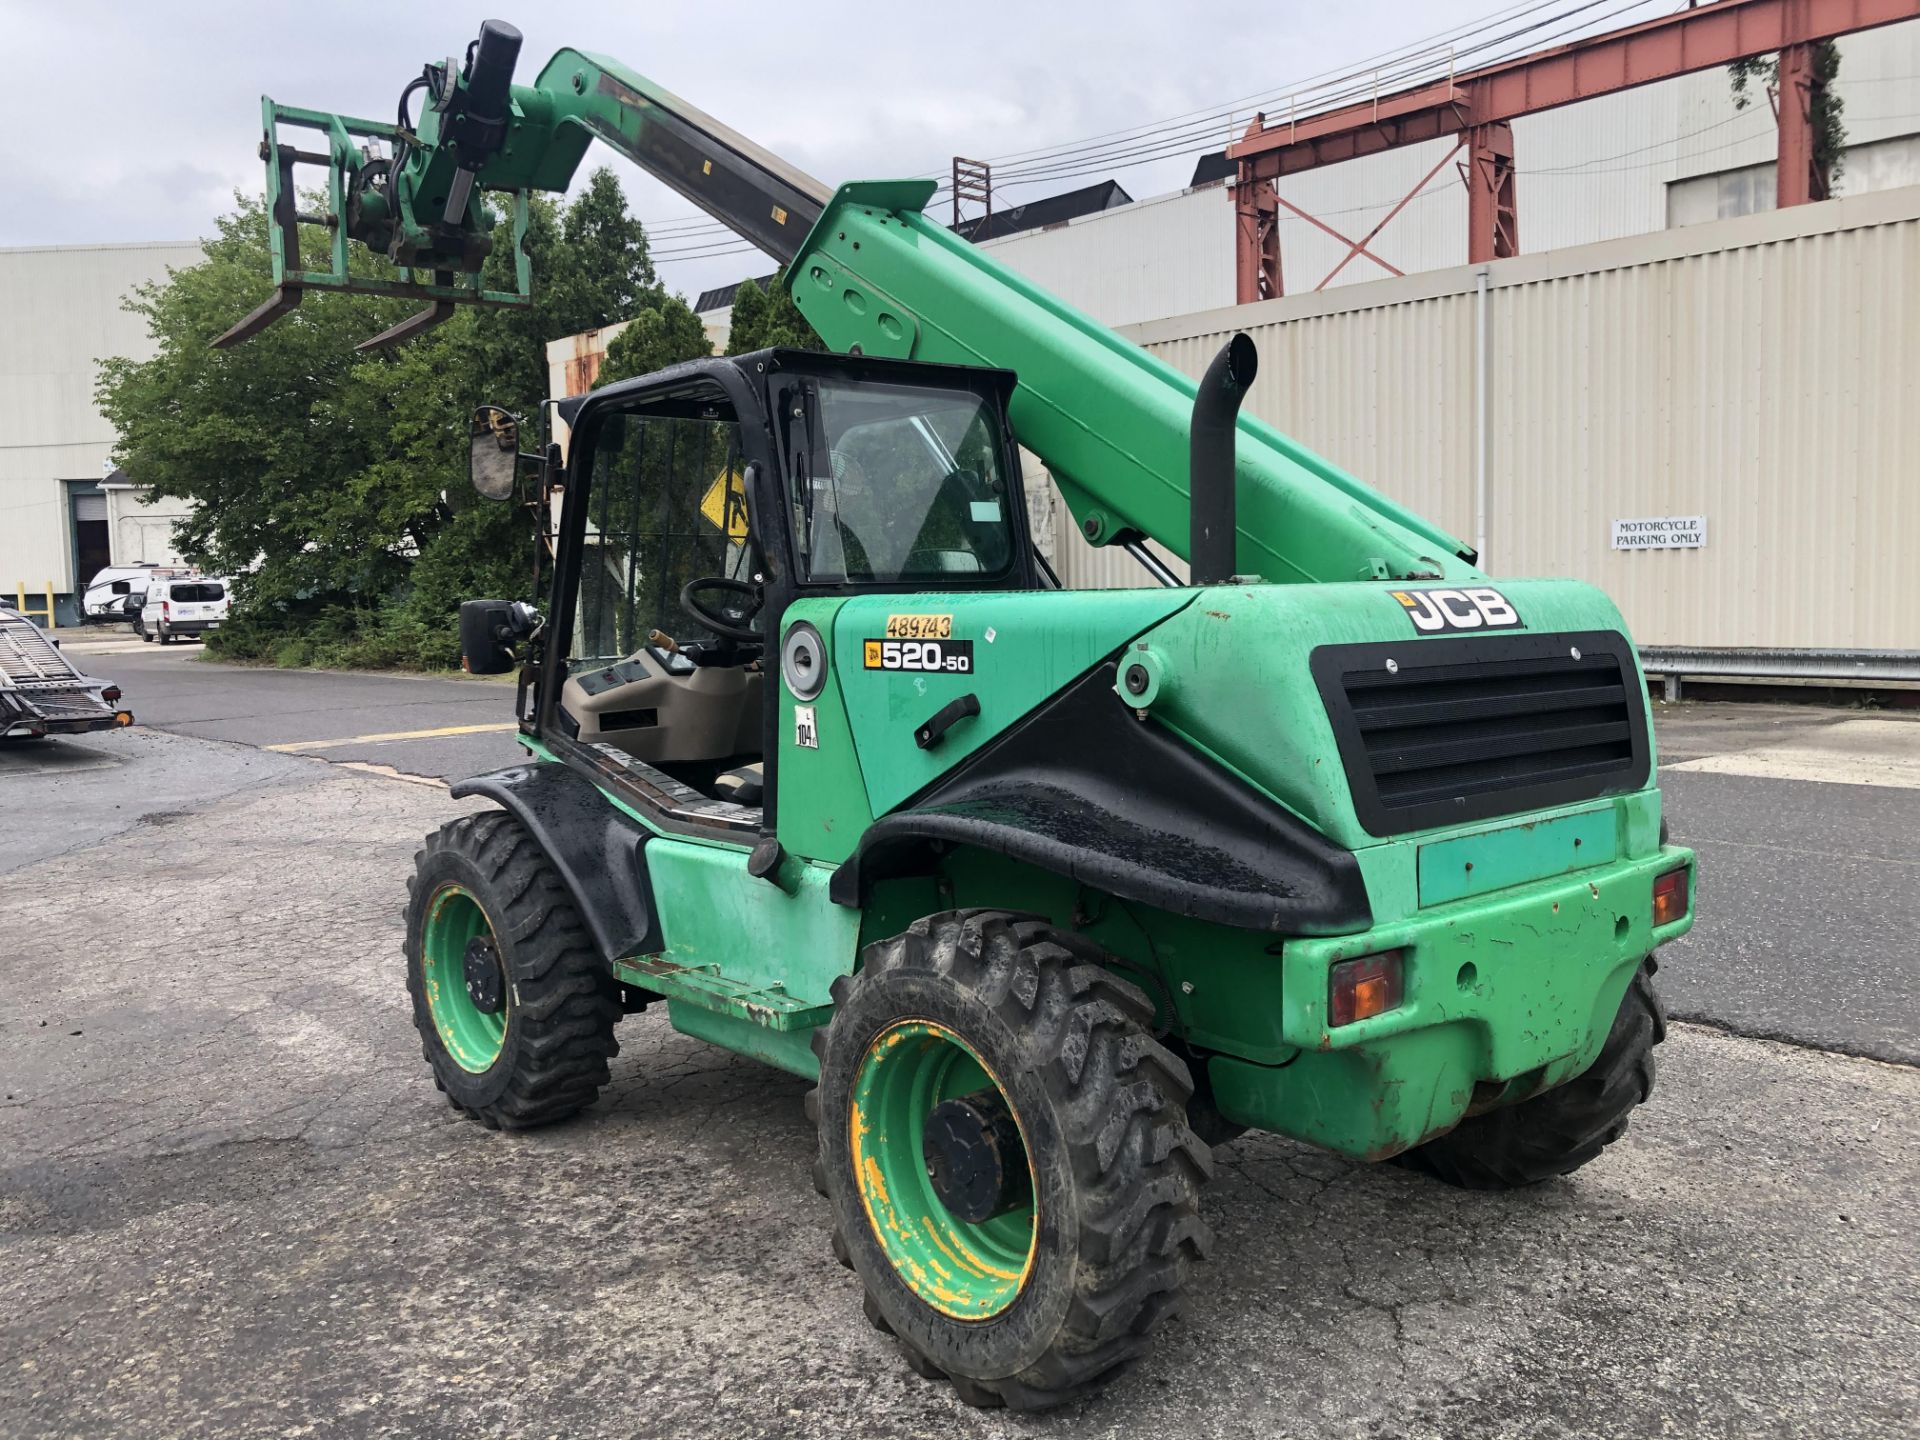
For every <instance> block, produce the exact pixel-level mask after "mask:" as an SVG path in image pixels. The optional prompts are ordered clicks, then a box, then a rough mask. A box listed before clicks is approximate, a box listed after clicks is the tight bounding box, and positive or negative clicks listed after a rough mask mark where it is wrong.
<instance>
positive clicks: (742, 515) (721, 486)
mask: <svg viewBox="0 0 1920 1440" xmlns="http://www.w3.org/2000/svg"><path fill="white" fill-rule="evenodd" d="M700 514H701V517H702V518H703V519H705V520H706V522H707V523H708V524H709V525H711V526H713V528H714V529H716V530H724V531H726V532H727V538H728V539H729V540H744V539H746V538H747V482H746V481H745V480H744V479H742V478H741V475H740V472H739V471H738V470H728V471H725V472H724V473H722V474H719V475H716V476H714V477H713V484H711V485H709V486H708V487H707V493H706V494H704V495H702V496H701V497H700Z"/></svg>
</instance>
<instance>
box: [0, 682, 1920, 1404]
mask: <svg viewBox="0 0 1920 1440" xmlns="http://www.w3.org/2000/svg"><path fill="white" fill-rule="evenodd" d="M194 654H195V652H194V651H193V650H191V649H187V648H185V647H171V648H169V649H168V650H167V651H165V652H157V651H155V649H154V647H148V653H147V654H145V655H142V654H140V653H138V651H137V650H135V651H130V652H126V651H120V650H117V649H114V648H111V646H110V647H109V648H108V649H107V650H105V651H103V652H101V653H100V654H99V655H97V656H89V657H88V665H87V668H89V669H93V670H96V671H97V672H99V673H102V674H106V675H109V676H110V677H111V678H113V679H116V680H118V681H119V682H120V684H121V685H122V687H123V688H124V689H125V691H126V694H127V700H128V703H129V704H130V705H131V706H132V708H133V709H134V710H135V713H136V714H138V715H139V716H140V717H141V720H142V722H143V723H142V725H141V726H138V727H135V728H134V729H133V730H131V731H126V732H115V733H110V734H103V735H98V736H89V737H83V738H81V739H78V740H69V741H58V742H48V743H45V744H40V745H32V746H23V747H9V748H8V750H7V751H6V752H5V753H0V813H4V815H5V816H6V818H7V825H6V826H0V1436H5V1437H8V1440H12V1437H16V1436H18V1437H27V1436H31V1437H36V1440H37V1437H42V1436H75V1437H79V1436H85V1437H89V1440H92V1437H100V1436H114V1437H121V1436H129V1437H149V1436H152V1437H175V1436H196V1437H198V1436H209V1437H212V1436H219V1437H253V1436H264V1435H296V1434H298V1435H313V1436H329V1437H331V1436H408V1437H429V1436H430V1437H438V1436H447V1437H462V1440H464V1437H472V1436H478V1435H495V1434H499V1435H514V1436H520V1435H528V1436H534V1435H539V1436H570V1437H571V1436H581V1437H585V1436H602V1435H605V1436H630V1435H639V1436H661V1437H676V1440H677V1437H706V1436H725V1437H729V1440H735V1437H754V1436H822V1437H825V1436H836V1437H837V1436H846V1435H862V1436H865V1435H872V1436H880V1437H896V1436H897V1437H906V1436H931V1435H941V1436H949V1435H951V1436H965V1437H975V1436H978V1437H1023V1440H1027V1437H1034V1436H1047V1437H1053V1436H1060V1437H1076V1440H1077V1437H1083V1436H1086V1437H1092V1436H1120V1435H1169V1436H1186V1435H1196V1436H1215V1435H1219V1436H1226V1435H1233V1436H1260V1437H1274V1436H1302V1437H1305V1436H1355V1437H1359V1436H1383V1437H1399V1436H1406V1437H1423V1436H1449V1437H1451V1436H1462V1437H1465V1436H1473V1437H1480V1436H1499V1437H1507V1436H1512V1437H1528V1440H1560V1437H1570V1436H1587V1435H1596V1436H1622V1437H1625V1436H1643V1435H1655V1434H1669V1435H1688V1436H1692V1435H1700V1436H1728V1437H1735V1436H1738V1437H1751V1436H1802V1435H1814V1434H1817V1435H1822V1436H1829V1435H1831V1436H1862V1437H1883V1436H1885V1437H1894V1436H1901V1437H1910V1436H1913V1435H1914V1434H1915V1433H1916V1426H1915V1422H1914V1416H1915V1415H1916V1414H1920V1371H1917V1370H1916V1367H1915V1366H1914V1364H1913V1360H1914V1355H1915V1346H1916V1337H1917V1336H1920V1252H1916V1250H1915V1247H1914V1246H1913V1244H1912V1238H1911V1231H1912V1215H1913V1214H1914V1212H1915V1208H1916V1205H1920V1068H1915V1064H1914V1062H1915V1061H1916V1060H1917V1059H1920V1056H1916V1055H1915V1054H1914V1041H1913V1037H1914V1035H1915V1032H1916V1029H1920V1026H1917V1025H1916V1019H1920V1016H1917V1015H1916V1008H1915V969H1916V964H1915V955H1916V951H1915V947H1914V945H1913V942H1912V938H1911V937H1912V936H1913V935H1914V934H1915V933H1916V931H1917V930H1920V886H1916V885H1915V884H1914V883H1913V882H1914V880H1915V879H1916V878H1920V854H1916V851H1915V837H1916V835H1920V776H1914V775H1913V774H1912V773H1911V772H1912V771H1913V770H1915V769H1920V719H1915V718H1902V717H1897V716H1875V715H1870V714H1861V713H1853V712H1839V711H1822V710H1813V709H1799V708H1787V707H1720V706H1693V705H1687V706H1681V707H1674V708H1671V709H1666V710H1663V711H1662V712H1661V714H1660V716H1659V719H1658V729H1659V735H1660V743H1661V750H1662V757H1661V758H1662V762H1663V765H1664V766H1666V767H1669V768H1666V769H1665V770H1664V771H1663V774H1662V782H1663V785H1664V786H1665V787H1666V790H1667V795H1668V806H1669V813H1670V815H1671V817H1672V820H1673V825H1674V830H1675V833H1676V835H1677V836H1678V837H1679V838H1681V839H1684V840H1686V841H1688V842H1690V843H1693V844H1695V845H1696V846H1698V848H1699V849H1700V851H1701V854H1702V857H1703V865H1704V867H1705V879H1704V880H1703V883H1702V890H1701V895H1700V897H1699V898H1700V906H1701V922H1700V925H1699V928H1698V929H1697V930H1696V932H1695V933H1694V935H1693V936H1691V937H1689V939H1688V940H1686V941H1684V942H1681V943H1680V944H1677V945H1675V946H1672V947H1669V949H1668V950H1667V951H1665V952H1663V954H1664V957H1665V960H1666V964H1665V965H1664V966H1663V968H1662V971H1661V975H1660V983H1661V986H1662V989H1663V991H1664V993H1665V994H1666V996H1667V997H1668V1000H1669V1002H1670V1005H1671V1007H1672V1008H1673V1009H1674V1010H1675V1011H1677V1012H1679V1013H1681V1014H1688V1015H1694V1016H1696V1017H1697V1018H1698V1019H1700V1020H1701V1021H1703V1022H1705V1023H1704V1024H1701V1025H1694V1024H1684V1023H1681V1024H1675V1025H1674V1026H1673V1027H1672V1028H1671V1031H1670V1034H1669V1039H1668V1041H1667V1043H1666V1044H1665V1045H1664V1046H1663V1047H1662V1049H1661V1050H1660V1052H1659V1064H1660V1077H1659V1084H1658V1089H1657V1090H1656V1092H1655V1095H1654V1098H1653V1100H1652V1102H1651V1103H1650V1104H1649V1105H1647V1106H1646V1107H1644V1108H1643V1109H1641V1110H1640V1111H1637V1112H1636V1114H1635V1117H1634V1120H1633V1123H1632V1128H1631V1130H1630V1131H1629V1133H1628V1134H1627V1136H1626V1137H1625V1138H1624V1139H1623V1140H1622V1141H1621V1142H1620V1143H1619V1144H1617V1145H1615V1146H1614V1147H1612V1149H1610V1150H1609V1152H1608V1153H1607V1154H1606V1155H1605V1156H1604V1157H1602V1159H1600V1160H1599V1161H1597V1162H1595V1163H1594V1164H1593V1165H1591V1166H1589V1167H1588V1168H1586V1169H1584V1170H1582V1171H1581V1172H1580V1173H1579V1174H1578V1175H1577V1176H1575V1177H1573V1178H1571V1179H1568V1180H1563V1181H1558V1182H1554V1183H1551V1184H1549V1185H1546V1186H1542V1187H1540V1188H1538V1189H1536V1190H1533V1191H1529V1192H1526V1193H1523V1194H1519V1195H1510V1196H1488V1195H1477V1194H1467V1193H1462V1192H1457V1191H1453V1190H1449V1189H1447V1188H1445V1187H1443V1186H1440V1185H1438V1184H1435V1183H1433V1182H1430V1181H1427V1180H1425V1179H1423V1178H1421V1177H1418V1176H1415V1175H1412V1174H1409V1173H1407V1172H1404V1171H1401V1170H1398V1169H1395V1168H1392V1167H1378V1166H1364V1165H1358V1164H1353V1163H1349V1162H1346V1161H1343V1160H1338V1159H1335V1158H1333V1157H1329V1156H1326V1155H1324V1154H1321V1153H1319V1152H1316V1151H1313V1150H1311V1149H1308V1148H1306V1147H1304V1146H1299V1145H1295V1144H1292V1143H1290V1142H1287V1141H1284V1140H1281V1139H1278V1138H1277V1137H1272V1136H1262V1135H1253V1136H1247V1137H1244V1138H1242V1139H1240V1140H1238V1141H1236V1142H1234V1143H1232V1144H1231V1145H1227V1146H1223V1147H1221V1148H1220V1149H1219V1150H1218V1151H1217V1152H1216V1166H1217V1174H1216V1178H1215V1179H1214V1181H1213V1182H1212V1183H1211V1184H1210V1185H1209V1186H1208V1188H1207V1191H1206V1194H1205V1197H1204V1202H1203V1203H1204V1207H1205V1211H1206V1215H1207V1218H1208V1220H1209V1222H1210V1223H1211V1224H1212V1226H1213V1227H1214V1229H1215V1231H1216V1234H1217V1237H1218V1243H1217V1245H1216V1250H1215V1260H1214V1263H1212V1264H1210V1265H1208V1266H1206V1267H1204V1268H1203V1269H1202V1271H1201V1273H1200V1277H1199V1279H1198V1281H1197V1283H1196V1284H1195V1286H1194V1287H1193V1289H1192V1292H1191V1295H1190V1300H1189V1303H1188V1306H1187V1309H1186V1312H1185V1313H1184V1315H1183V1316H1182V1317H1181V1318H1180V1319H1179V1320H1177V1321H1175V1322H1173V1323H1171V1324H1170V1325H1168V1326H1166V1327H1163V1329H1162V1331H1161V1334H1160V1337H1159V1343H1158V1344H1157V1347H1156V1349H1155V1350H1154V1352H1153V1354H1152V1355H1151V1357H1150V1358H1149V1359H1148V1360H1147V1362H1145V1364H1144V1365H1143V1366H1142V1367H1141V1368H1140V1369H1139V1370H1138V1371H1137V1372H1136V1373H1135V1374H1133V1375H1131V1376H1130V1377H1128V1378H1127V1379H1126V1380H1124V1381H1123V1382H1121V1383H1120V1384H1118V1385H1116V1386H1114V1387H1113V1388H1112V1389H1110V1390H1109V1391H1107V1392H1105V1393H1104V1394H1103V1395H1101V1396H1099V1397H1097V1398H1095V1399H1094V1400H1091V1401H1089V1402H1086V1403H1085V1404H1082V1405H1079V1406H1075V1407H1070V1408H1069V1409H1067V1410H1066V1411H1064V1412H1059V1413H1056V1414H1054V1415H1052V1416H1048V1417H1041V1418H1037V1419H1035V1418H1021V1417H1011V1416H1007V1415H1005V1414H1003V1413H995V1412H979V1411H974V1410H970V1409H968V1408H966V1407H964V1406H962V1405H960V1404H959V1403H958V1402H957V1401H956V1400H955V1399H954V1397H953V1395H952V1393H951V1391H950V1390H949V1389H948V1388H947V1387H946V1386H944V1385H939V1384H930V1383H928V1382H925V1381H922V1380H920V1379H918V1378H917V1377H915V1376H914V1375H912V1374H911V1373H910V1372H908V1371H907V1370H906V1369H905V1367H904V1366H903V1365H901V1364H900V1362H899V1360H898V1358H897V1357H896V1355H895V1354H894V1352H893V1349H892V1342H891V1341H889V1340H887V1339H886V1338H885V1337H884V1336H882V1335H880V1334H879V1333H877V1332H875V1331H873V1330H872V1329H870V1328H868V1326H867V1325H866V1324H865V1322H864V1320H863V1319H862V1316H861V1309H860V1298H859V1292H858V1289H857V1287H856V1286H855V1284H854V1282H853V1281H852V1280H851V1278H850V1277H849V1276H848V1275H847V1273H846V1272H845V1271H844V1270H842V1269H841V1268H840V1267H839V1266H838V1265H837V1264H836V1263H835V1262H834V1260H833V1258H832V1256H831V1255H830V1253H829V1252H828V1247H827V1243H826V1242H827V1230H828V1219H827V1214H826V1208H825V1204H824V1202H823V1201H821V1200H819V1199H818V1198H817V1197H816V1196H815V1195H814V1194H813V1192H812V1189H811V1186H810V1184H809V1183H808V1177H807V1172H808V1168H809V1166H810V1164H811V1160H812V1155H813V1144H814V1142H813V1136H812V1133H811V1129H810V1127H809V1125H808V1124H807V1122H806V1120H805V1118H804V1115H803V1113H802V1108H801V1097H802V1094H803V1092H804V1089H805V1087H804V1084H803V1083H802V1082H800V1081H798V1080H795V1079H794V1078H792V1077H789V1076H786V1075H783V1074H780V1073H777V1072H773V1071H770V1070H767V1069H765V1068H762V1067H759V1066H756V1065H753V1064H751V1063H749V1062H746V1061H744V1060H741V1059H739V1058H737V1057H734V1056H732V1055H729V1054H727V1053H725V1052H723V1051H719V1050H716V1049H713V1048H711V1047H708V1046H703V1045H700V1044H698V1043H696V1042H694V1041H692V1040H689V1039H687V1038H685V1037H682V1036H680V1035H678V1034H677V1033H675V1032H674V1031H672V1030H671V1029H670V1028H669V1027H668V1026H667V1025H666V1023H665V1018H664V1017H663V1016H660V1015H659V1014H658V1013H657V1012H653V1011H650V1012H648V1013H647V1014H644V1015H640V1016H635V1017H630V1018H629V1019H628V1020H626V1021H624V1022H623V1024H622V1026H621V1030H620V1039H621V1045H622V1053H621V1054H620V1056H619V1057H618V1058H617V1059H616V1060H615V1062H614V1072H613V1073H614V1081H613V1085H612V1086H611V1088H610V1089H609V1090H608V1091H607V1092H606V1093H605V1094H604V1095H603V1096H602V1097H601V1099H600V1101H599V1102H598V1103H597V1104H596V1105H595V1106H594V1107H593V1109H592V1110H590V1111H589V1112H587V1113H586V1114H585V1115H583V1116H582V1117H580V1118H579V1119H578V1120H576V1121H573V1122H569V1123H568V1124H565V1125H561V1126H558V1127H555V1128H553V1129H551V1130H546V1131H540V1132H534V1133H531V1134H526V1135H501V1134H495V1133H489V1132H485V1131H482V1130H481V1129H479V1128H478V1127H476V1126H473V1125H471V1124H468V1123H466V1122H464V1121H461V1120H459V1119H458V1118H457V1117H455V1115H454V1114H453V1112H452V1111H450V1110H449V1109H448V1108H447V1107H446V1105H445V1103H444V1100H443V1099H442V1097H440V1096H439V1095H438V1094H437V1093H436V1092H435V1090H434V1088H433V1086H432V1083H431V1081H430V1079H429V1078H428V1075H427V1072H426V1069H425V1066H424V1065H423V1064H422V1062H421V1059H420V1047H419V1042H418V1039H417V1037H416V1036H415V1035H414V1033H413V1031H412V1028H411V1023H410V1015H409V1012H408V1008H407V1006H406V1004H405V1000H404V991H403V987H402V978H401V965H400V958H399V952H400V939H401V936H400V921H399V906H400V900H401V897H402V894H403V884H404V879H405V876H406V874H407V873H408V870H409V868H410V866H411V863H412V855H413V852H414V850H415V849H416V848H417V846H418V845H419V842H420V837H421V835H422V834H423V833H425V832H426V831H427V830H429V829H431V828H433V827H435V826H437V825H439V824H441V823H442V822H444V820H446V819H447V818H448V817H449V816H451V815H452V814H454V813H457V812H458V811H459V810H460V809H462V808H465V807H464V806H463V805H462V803H460V802H454V801H451V800H450V799H449V798H448V797H447V796H446V795H445V793H444V790H443V789H442V787H441V786H440V784H439V783H438V781H437V779H436V780H434V781H432V782H431V783H420V782H419V780H418V779H417V778H416V779H408V778H406V777H409V776H413V777H420V776H433V777H438V776H443V775H453V774H461V773H467V771H468V770H476V769H484V768H492V767H493V766H494V765H497V764H500V763H510V762H511V760H512V759H513V758H514V757H515V756H516V755H517V753H518V751H517V747H514V746H513V745H512V743H511V738H510V732H508V731H499V730H494V731H467V730H459V729H458V728H457V727H460V726H462V725H473V724H500V723H502V722H506V723H510V718H509V717H508V716H507V713H506V712H507V710H508V708H509V705H510V697H511V691H510V689H507V688H505V687H498V686H493V685H488V684H485V683H483V682H476V681H467V680H431V679H429V680H421V679H404V678H389V677H365V676H340V675H328V674H315V673H298V674H292V675H289V674H286V673H284V672H274V671H259V670H252V669H247V668H243V667H229V666H213V665H206V664H204V663H202V662H200V661H198V660H195V659H194V658H193V656H194ZM122 655H125V657H126V658H125V660H124V662H122V660H121V657H122ZM76 658H80V656H79V654H78V653H76ZM110 662H112V664H111V668H110ZM396 706H403V707H406V708H407V709H408V710H409V711H410V712H411V713H410V714H409V715H408V716H407V718H406V719H405V720H404V721H402V722H396V721H395V718H394V715H393V713H392V711H393V709H394V707H396ZM489 707H491V708H489ZM1902 727H1904V728H1902ZM422 730H433V731H447V730H454V731H455V732H456V733H452V734H436V735H431V736H419V735H416V734H415V732H418V731H422ZM396 733H399V734H409V735H414V738H410V739H401V740H382V739H375V738H369V737H374V736H379V735H382V734H396ZM314 742H326V743H324V744H321V745H318V746H314ZM335 742H345V743H335ZM268 745H279V746H287V745H302V746H314V748H306V749H296V750H286V749H281V750H270V749H265V748H262V747H264V746H268ZM404 747H414V748H413V749H412V750H411V751H408V750H406V749H405V748H404ZM403 762H404V763H403ZM369 765H371V766H375V767H378V768H375V769H367V768H360V767H362V766H369ZM1836 777H1844V778H1836ZM468 803H471V802H468ZM1763 1035H1777V1036H1781V1037H1784V1040H1785V1043H1783V1042H1782V1041H1779V1040H1772V1039H1764V1038H1757V1037H1759V1036H1763ZM1835 1051H1839V1052H1856V1053H1834V1052H1835ZM1873 1055H1883V1056H1886V1057H1890V1058H1894V1059H1899V1060H1903V1061H1904V1063H1887V1062H1886V1060H1883V1059H1874V1058H1868V1057H1871V1056H1873Z"/></svg>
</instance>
